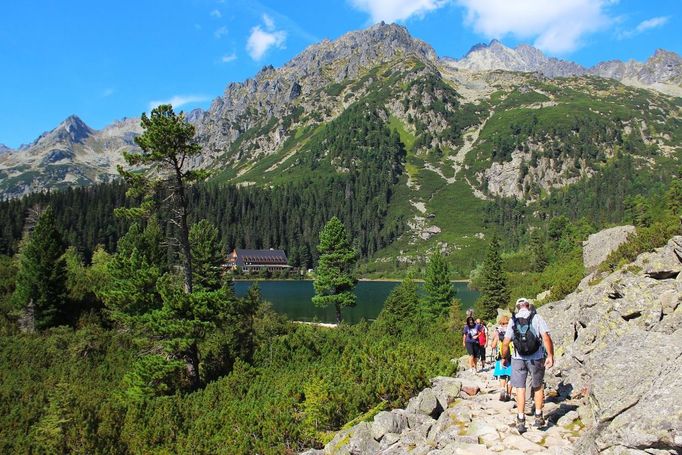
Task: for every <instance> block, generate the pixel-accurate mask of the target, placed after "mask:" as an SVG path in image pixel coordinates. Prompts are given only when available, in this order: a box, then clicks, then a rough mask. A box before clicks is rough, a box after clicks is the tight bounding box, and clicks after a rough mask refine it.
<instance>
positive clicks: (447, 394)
mask: <svg viewBox="0 0 682 455" xmlns="http://www.w3.org/2000/svg"><path fill="white" fill-rule="evenodd" d="M431 384H432V386H431V389H432V390H433V393H434V395H435V396H436V400H438V404H440V407H441V408H442V409H447V408H448V407H449V406H450V405H451V404H452V403H453V402H455V400H457V398H458V397H459V392H460V391H461V390H462V381H461V380H460V379H456V378H450V377H446V376H438V377H436V378H433V379H431Z"/></svg>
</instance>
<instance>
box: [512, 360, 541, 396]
mask: <svg viewBox="0 0 682 455" xmlns="http://www.w3.org/2000/svg"><path fill="white" fill-rule="evenodd" d="M511 365H512V374H511V386H512V387H514V388H515V389H525V388H526V378H527V377H528V373H529V372H530V376H531V378H532V381H531V387H533V388H534V389H539V388H540V387H542V384H543V383H544V380H545V359H544V358H542V359H538V360H521V359H512V361H511Z"/></svg>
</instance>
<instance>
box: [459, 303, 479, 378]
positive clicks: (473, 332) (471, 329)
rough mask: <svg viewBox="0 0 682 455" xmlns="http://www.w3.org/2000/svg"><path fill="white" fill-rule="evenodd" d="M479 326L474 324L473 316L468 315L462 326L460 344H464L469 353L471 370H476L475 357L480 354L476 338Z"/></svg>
mask: <svg viewBox="0 0 682 455" xmlns="http://www.w3.org/2000/svg"><path fill="white" fill-rule="evenodd" d="M480 330H481V327H480V326H479V325H478V324H476V321H474V318H472V317H471V316H469V317H468V318H467V322H466V325H465V326H464V331H463V332H462V333H463V337H462V346H464V347H465V348H466V350H467V353H468V354H469V367H470V368H471V370H472V371H473V372H475V371H476V359H478V357H479V356H480V354H479V349H480V346H481V345H480V343H479V340H478V335H479V333H480Z"/></svg>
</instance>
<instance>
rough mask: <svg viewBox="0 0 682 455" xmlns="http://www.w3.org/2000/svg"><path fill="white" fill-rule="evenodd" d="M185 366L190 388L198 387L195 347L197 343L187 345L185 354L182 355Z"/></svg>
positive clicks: (197, 360) (196, 350) (197, 351)
mask: <svg viewBox="0 0 682 455" xmlns="http://www.w3.org/2000/svg"><path fill="white" fill-rule="evenodd" d="M183 358H184V359H185V362H186V364H187V366H186V367H185V368H186V369H187V376H189V380H190V387H191V389H192V390H197V389H198V388H199V386H200V385H201V384H200V381H199V350H198V348H197V343H196V342H194V343H192V345H191V346H190V347H189V349H188V350H187V351H185V354H184V355H183Z"/></svg>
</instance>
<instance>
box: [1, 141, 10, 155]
mask: <svg viewBox="0 0 682 455" xmlns="http://www.w3.org/2000/svg"><path fill="white" fill-rule="evenodd" d="M11 151H12V149H11V148H9V147H7V146H6V145H5V144H0V155H2V154H3V153H7V152H11Z"/></svg>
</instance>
